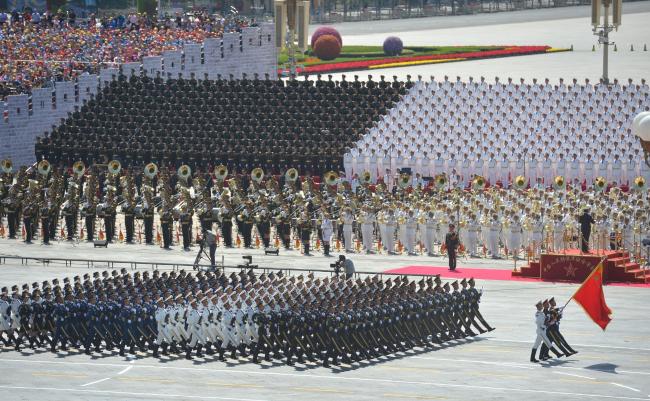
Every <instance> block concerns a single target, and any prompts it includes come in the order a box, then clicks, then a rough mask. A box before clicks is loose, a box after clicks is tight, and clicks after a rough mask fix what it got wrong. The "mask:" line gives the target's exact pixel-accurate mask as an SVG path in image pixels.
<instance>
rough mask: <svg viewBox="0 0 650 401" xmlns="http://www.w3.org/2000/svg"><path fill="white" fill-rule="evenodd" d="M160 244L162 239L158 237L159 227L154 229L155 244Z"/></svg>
mask: <svg viewBox="0 0 650 401" xmlns="http://www.w3.org/2000/svg"><path fill="white" fill-rule="evenodd" d="M161 243H162V237H161V236H160V227H158V228H157V229H156V244H157V245H160V244H161Z"/></svg>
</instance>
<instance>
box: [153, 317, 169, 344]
mask: <svg viewBox="0 0 650 401" xmlns="http://www.w3.org/2000/svg"><path fill="white" fill-rule="evenodd" d="M167 326H168V325H166V324H164V323H162V322H159V323H158V336H157V337H156V344H158V345H160V344H162V343H163V342H166V343H168V344H171V342H172V341H173V339H172V335H171V333H170V332H169V329H168V328H167Z"/></svg>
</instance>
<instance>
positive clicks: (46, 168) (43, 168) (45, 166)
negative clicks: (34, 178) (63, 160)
mask: <svg viewBox="0 0 650 401" xmlns="http://www.w3.org/2000/svg"><path fill="white" fill-rule="evenodd" d="M50 171H52V165H51V164H50V162H48V161H47V160H41V161H40V162H38V172H39V174H40V175H42V176H46V175H48V174H50Z"/></svg>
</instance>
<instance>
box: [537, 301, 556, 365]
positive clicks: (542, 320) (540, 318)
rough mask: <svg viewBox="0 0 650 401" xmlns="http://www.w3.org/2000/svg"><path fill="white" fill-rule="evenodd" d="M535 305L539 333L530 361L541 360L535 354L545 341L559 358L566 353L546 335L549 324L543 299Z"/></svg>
mask: <svg viewBox="0 0 650 401" xmlns="http://www.w3.org/2000/svg"><path fill="white" fill-rule="evenodd" d="M535 307H537V312H535V332H536V334H537V337H535V343H534V344H533V350H532V351H531V353H530V361H531V362H535V363H537V362H539V361H538V360H537V358H535V355H536V354H537V348H538V347H539V346H540V344H541V343H542V342H544V344H545V345H546V346H547V347H548V348H549V349H550V350H551V352H553V353H554V354H555V355H556V356H557V357H558V358H560V357H562V356H564V354H561V353H560V352H558V350H556V349H555V348H554V347H553V343H552V342H551V340H549V339H548V337H547V336H546V325H547V321H546V315H545V314H544V311H543V308H544V307H543V303H542V301H539V302H537V304H536V305H535Z"/></svg>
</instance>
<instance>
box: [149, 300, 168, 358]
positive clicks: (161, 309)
mask: <svg viewBox="0 0 650 401" xmlns="http://www.w3.org/2000/svg"><path fill="white" fill-rule="evenodd" d="M167 299H168V300H171V296H169V297H168V298H167ZM156 304H157V306H158V308H157V309H156V313H155V314H154V318H155V319H156V326H157V331H158V336H157V337H156V345H155V347H154V350H153V356H154V357H157V356H158V348H159V347H161V348H162V350H163V355H167V346H168V345H169V344H171V343H172V341H173V339H172V338H171V334H170V332H169V329H168V328H167V320H168V318H167V316H168V312H167V309H166V308H165V302H164V301H163V299H162V298H161V297H158V299H157V300H156Z"/></svg>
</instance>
